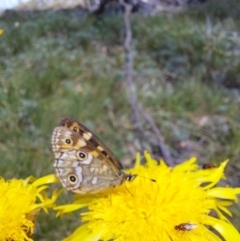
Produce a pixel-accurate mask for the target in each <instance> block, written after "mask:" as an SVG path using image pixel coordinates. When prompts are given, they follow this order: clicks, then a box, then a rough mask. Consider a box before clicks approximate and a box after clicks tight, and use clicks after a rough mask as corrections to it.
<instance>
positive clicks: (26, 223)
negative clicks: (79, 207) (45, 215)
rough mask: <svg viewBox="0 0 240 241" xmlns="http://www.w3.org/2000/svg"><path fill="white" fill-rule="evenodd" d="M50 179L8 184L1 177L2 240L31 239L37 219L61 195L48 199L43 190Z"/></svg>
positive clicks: (0, 215) (23, 240)
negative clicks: (41, 211)
mask: <svg viewBox="0 0 240 241" xmlns="http://www.w3.org/2000/svg"><path fill="white" fill-rule="evenodd" d="M49 177H50V176H47V177H43V178H39V179H36V180H35V181H34V178H32V177H29V178H27V179H25V180H23V179H12V180H9V181H5V180H4V179H3V178H0V197H1V198H0V240H3V241H4V240H12V241H25V240H32V238H31V236H32V234H33V230H34V224H35V220H36V216H37V214H38V212H39V210H40V209H41V208H49V207H52V206H53V204H54V202H55V200H56V198H57V196H58V195H59V193H56V192H54V194H53V196H52V198H51V199H49V198H48V197H47V196H46V194H45V192H44V189H46V188H47V187H48V186H47V185H46V183H47V181H48V180H49Z"/></svg>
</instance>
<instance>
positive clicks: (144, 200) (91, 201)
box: [56, 152, 240, 241]
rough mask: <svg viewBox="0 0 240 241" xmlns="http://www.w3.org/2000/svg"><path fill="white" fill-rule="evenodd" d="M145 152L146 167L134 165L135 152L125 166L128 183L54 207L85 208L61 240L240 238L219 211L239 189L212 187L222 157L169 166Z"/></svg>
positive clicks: (220, 174)
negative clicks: (215, 162)
mask: <svg viewBox="0 0 240 241" xmlns="http://www.w3.org/2000/svg"><path fill="white" fill-rule="evenodd" d="M145 157H146V160H147V164H146V166H142V165H140V158H139V157H138V158H137V164H136V166H135V168H134V169H132V170H130V172H131V173H134V174H137V175H138V177H137V178H136V179H135V180H133V181H132V182H126V183H124V184H123V185H121V186H119V187H116V188H113V189H111V190H108V191H106V192H104V193H103V194H99V195H98V196H84V197H82V196H80V195H76V200H75V202H74V203H73V204H70V205H65V206H60V207H57V208H56V209H58V210H59V213H60V214H62V213H65V212H70V211H73V210H75V209H78V208H82V207H84V206H87V207H88V211H86V212H83V213H81V216H82V221H83V222H84V224H83V225H82V226H81V227H80V228H78V229H77V230H76V231H75V232H74V233H73V234H72V235H71V236H70V237H68V238H66V239H65V241H70V240H71V241H74V240H82V241H87V240H89V241H90V240H98V239H101V240H106V241H107V240H110V239H114V240H117V241H125V240H132V241H138V240H146V241H149V240H153V241H158V240H161V241H172V240H174V241H178V240H182V241H189V240H198V241H219V240H222V239H221V237H224V238H225V240H226V241H228V240H229V241H232V240H240V235H239V233H238V231H237V230H236V229H235V228H234V226H233V225H232V224H231V223H230V222H229V221H228V219H227V218H226V216H225V214H224V213H227V214H229V215H231V213H230V212H229V211H228V209H227V206H229V205H231V204H232V202H233V201H236V200H237V197H236V195H237V194H239V193H240V188H230V187H215V185H216V184H217V183H218V181H219V180H220V179H221V178H224V175H223V171H224V167H225V166H226V164H227V161H225V162H223V163H222V164H221V165H220V167H218V168H212V169H209V170H202V169H199V167H198V165H197V164H196V159H195V158H192V159H190V160H188V161H186V162H184V163H182V164H180V165H178V166H176V167H174V168H171V167H168V166H167V165H166V164H165V163H164V162H163V161H161V162H160V164H157V162H156V161H155V160H153V159H152V158H151V156H150V155H149V154H148V153H147V152H146V153H145ZM151 179H154V180H155V181H152V180H151ZM212 212H214V213H215V217H213V216H211V213H212ZM209 226H210V227H212V228H213V229H215V231H217V232H212V231H210V230H209V228H208V227H209ZM216 233H217V234H216ZM218 234H220V236H219V235H218Z"/></svg>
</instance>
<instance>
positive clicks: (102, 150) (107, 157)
mask: <svg viewBox="0 0 240 241" xmlns="http://www.w3.org/2000/svg"><path fill="white" fill-rule="evenodd" d="M60 126H63V127H67V128H69V129H70V130H72V131H75V132H77V133H78V134H79V135H80V136H81V137H82V138H83V139H84V140H85V141H86V142H87V146H88V148H89V151H90V152H91V154H92V155H93V156H94V157H97V158H99V159H100V160H102V161H103V162H106V161H107V162H108V165H110V166H112V168H113V169H117V170H118V171H119V172H120V171H121V170H122V169H123V167H122V164H121V163H120V161H119V160H118V158H117V157H116V156H115V155H114V154H113V153H112V152H111V151H110V150H109V148H108V147H107V146H106V145H105V144H104V143H103V142H102V141H101V140H100V139H99V138H98V137H97V136H96V135H95V134H94V133H92V132H91V131H90V130H89V129H88V128H87V127H85V126H84V125H83V124H81V123H79V122H77V121H75V120H73V119H70V118H64V119H62V120H61V121H60Z"/></svg>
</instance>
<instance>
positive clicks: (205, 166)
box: [202, 163, 216, 170]
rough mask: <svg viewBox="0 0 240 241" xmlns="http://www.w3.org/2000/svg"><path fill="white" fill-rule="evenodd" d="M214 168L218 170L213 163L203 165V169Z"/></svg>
mask: <svg viewBox="0 0 240 241" xmlns="http://www.w3.org/2000/svg"><path fill="white" fill-rule="evenodd" d="M212 168H216V165H214V164H213V163H205V164H202V169H204V170H205V169H212Z"/></svg>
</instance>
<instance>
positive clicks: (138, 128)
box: [119, 0, 174, 166]
mask: <svg viewBox="0 0 240 241" xmlns="http://www.w3.org/2000/svg"><path fill="white" fill-rule="evenodd" d="M119 3H120V5H121V6H122V7H123V9H124V15H123V16H124V25H125V31H126V33H125V39H124V49H125V79H126V83H127V88H128V94H129V101H130V105H131V110H132V111H131V113H132V122H133V124H134V128H135V132H136V137H137V139H138V140H139V144H140V148H141V151H143V150H144V143H143V137H144V138H145V139H147V140H148V141H149V142H151V144H152V145H155V146H158V148H159V151H160V153H161V155H162V157H163V158H164V160H165V161H166V162H167V163H168V164H169V165H171V166H172V165H174V162H173V159H172V158H171V154H170V152H169V150H168V148H167V146H166V145H165V143H164V140H163V138H162V135H161V132H160V130H159V129H158V128H157V126H156V124H155V122H154V120H153V119H152V118H151V116H150V115H148V114H147V113H146V112H145V111H144V109H143V108H142V106H141V105H140V104H139V103H138V101H137V95H136V90H135V88H134V81H133V53H132V49H131V42H132V30H131V24H130V14H131V11H132V7H133V6H132V5H131V3H127V2H125V0H119ZM140 114H141V116H142V117H143V119H144V120H145V122H147V123H148V124H149V125H150V127H151V130H152V132H153V133H154V134H155V136H156V140H154V139H152V138H151V139H150V138H148V136H149V135H148V134H147V133H146V132H145V130H144V128H143V126H142V124H141V121H140Z"/></svg>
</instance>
